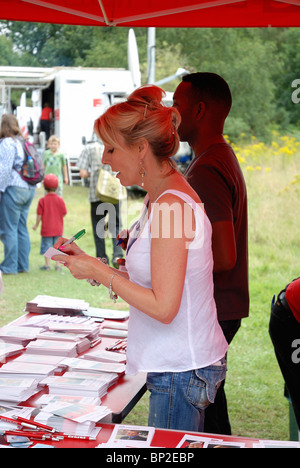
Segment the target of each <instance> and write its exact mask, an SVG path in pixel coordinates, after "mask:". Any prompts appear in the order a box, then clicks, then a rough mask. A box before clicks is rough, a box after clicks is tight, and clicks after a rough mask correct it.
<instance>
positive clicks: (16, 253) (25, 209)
mask: <svg viewBox="0 0 300 468" xmlns="http://www.w3.org/2000/svg"><path fill="white" fill-rule="evenodd" d="M34 193H35V189H34V188H30V189H24V188H20V187H14V186H13V187H7V189H6V190H5V192H4V193H3V194H2V198H1V203H0V219H1V230H0V231H1V232H0V234H1V240H2V242H3V244H4V260H3V262H2V263H1V264H0V270H1V271H3V273H6V274H16V273H19V272H23V271H28V270H29V253H30V238H29V234H28V229H27V218H28V213H29V208H30V205H31V202H32V200H33V197H34Z"/></svg>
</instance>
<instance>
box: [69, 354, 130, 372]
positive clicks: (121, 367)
mask: <svg viewBox="0 0 300 468" xmlns="http://www.w3.org/2000/svg"><path fill="white" fill-rule="evenodd" d="M63 364H64V365H66V366H67V368H68V369H69V370H70V371H77V372H93V373H102V372H108V373H115V374H118V375H122V374H124V373H125V369H126V366H125V364H122V363H119V362H97V361H92V360H89V359H80V358H79V359H65V360H64V361H63Z"/></svg>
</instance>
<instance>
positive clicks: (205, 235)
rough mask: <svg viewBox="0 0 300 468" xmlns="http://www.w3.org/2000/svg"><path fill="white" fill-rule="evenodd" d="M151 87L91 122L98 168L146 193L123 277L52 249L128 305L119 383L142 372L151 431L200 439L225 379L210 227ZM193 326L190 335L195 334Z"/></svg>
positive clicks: (69, 250)
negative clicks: (99, 145) (196, 434)
mask: <svg viewBox="0 0 300 468" xmlns="http://www.w3.org/2000/svg"><path fill="white" fill-rule="evenodd" d="M163 96H164V92H163V90H162V89H160V88H158V87H156V86H153V85H152V86H144V87H141V88H139V89H137V90H135V91H134V92H133V93H132V94H131V95H130V96H129V97H128V98H127V100H126V101H125V102H122V103H119V104H116V105H115V106H113V107H110V108H109V109H108V110H107V111H106V112H105V113H104V114H103V115H102V116H101V117H100V118H99V119H98V120H97V121H96V122H95V132H96V134H97V135H98V136H99V138H100V139H101V141H103V143H104V145H105V150H104V154H103V158H102V161H103V163H104V164H109V165H110V166H111V169H112V171H113V172H116V173H117V177H118V179H119V180H120V182H121V184H122V185H123V186H125V187H128V186H132V185H138V186H140V187H143V188H144V190H145V191H146V192H147V195H146V199H145V203H144V206H143V209H142V214H141V217H140V219H139V221H138V222H137V223H135V225H134V227H133V229H131V230H130V238H129V241H128V245H127V251H126V269H127V272H124V271H120V270H117V269H114V268H111V267H109V266H108V265H105V264H103V263H102V262H100V261H98V260H97V259H95V258H93V257H91V256H89V255H86V254H85V253H84V252H83V251H82V250H81V249H80V248H79V247H78V246H77V245H76V244H75V243H72V244H69V245H67V246H62V245H63V244H64V242H65V239H63V238H62V239H60V240H59V241H58V243H57V244H56V245H55V246H54V247H55V248H58V247H60V248H61V249H62V250H63V252H64V253H66V254H68V255H67V256H60V255H55V256H54V257H53V260H54V261H61V262H63V263H64V264H65V266H66V267H67V268H69V270H70V272H71V273H72V275H73V276H74V277H75V278H77V279H90V278H93V279H94V280H95V281H97V282H98V283H101V284H102V285H103V286H104V287H107V288H108V289H109V295H110V298H111V299H112V300H116V299H117V296H120V297H121V298H122V299H123V300H124V301H126V302H127V303H128V304H130V318H129V329H128V342H127V365H126V373H127V374H133V375H135V374H137V373H139V372H147V386H148V389H149V391H150V405H149V420H148V423H149V425H150V426H154V427H160V428H166V429H178V430H191V431H201V430H202V429H203V415H204V412H205V409H206V408H207V406H208V405H209V404H210V402H212V401H214V397H215V394H216V391H217V388H218V387H219V385H220V383H221V382H222V380H223V379H224V377H225V374H226V360H225V354H226V352H227V349H228V344H227V342H226V340H225V337H224V335H223V332H222V330H221V327H220V325H219V323H218V320H217V312H216V305H215V301H214V297H213V277H212V270H213V258H212V249H211V225H210V222H209V220H208V218H207V216H206V214H205V212H204V210H203V206H202V204H201V200H200V199H199V197H198V195H197V194H196V193H195V191H194V190H193V189H192V188H191V186H190V185H189V184H188V182H187V181H186V179H185V178H184V177H183V175H182V174H181V173H180V172H179V171H178V170H177V167H176V165H175V164H174V163H173V161H172V157H173V156H174V154H176V152H177V151H178V147H179V138H178V133H177V129H178V126H179V123H180V115H179V113H178V111H177V110H176V109H174V108H172V107H166V106H165V105H164V104H163V102H162V99H163ZM195 324H197V326H195Z"/></svg>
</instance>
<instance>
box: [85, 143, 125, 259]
mask: <svg viewBox="0 0 300 468" xmlns="http://www.w3.org/2000/svg"><path fill="white" fill-rule="evenodd" d="M103 150H104V146H103V145H102V144H101V143H100V142H99V141H91V142H88V143H87V145H86V146H85V148H84V149H83V151H82V153H81V155H80V157H79V159H78V162H77V166H78V167H79V169H80V177H81V178H83V179H87V178H89V181H90V186H89V202H90V204H91V221H92V226H93V234H94V241H95V246H96V256H97V257H99V258H105V259H106V260H107V262H108V261H109V260H108V256H107V254H106V248H105V238H104V236H103V235H101V234H100V235H99V233H98V232H97V225H98V223H99V222H101V220H103V219H104V218H105V216H106V214H107V211H104V210H102V209H101V204H102V202H101V200H100V199H99V198H98V196H97V193H96V187H97V181H98V178H99V173H100V170H101V168H102V166H103V165H102V154H103ZM113 208H114V209H113V210H112V212H110V211H109V213H108V230H109V232H110V233H111V235H112V242H113V259H112V264H113V266H114V267H117V266H118V261H119V259H122V258H123V250H122V248H121V246H120V245H118V241H117V235H118V234H119V232H120V231H121V229H122V223H121V213H120V208H121V207H120V203H117V204H116V205H113ZM103 211H104V212H103Z"/></svg>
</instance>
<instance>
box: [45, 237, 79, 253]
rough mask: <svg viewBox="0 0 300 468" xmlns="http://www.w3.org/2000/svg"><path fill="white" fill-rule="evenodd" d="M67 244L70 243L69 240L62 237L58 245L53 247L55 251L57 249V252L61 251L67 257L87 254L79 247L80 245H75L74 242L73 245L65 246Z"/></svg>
mask: <svg viewBox="0 0 300 468" xmlns="http://www.w3.org/2000/svg"><path fill="white" fill-rule="evenodd" d="M66 242H68V239H65V238H64V237H60V238H59V239H58V241H57V242H56V244H54V246H53V247H54V248H55V249H57V250H61V251H62V252H63V253H65V254H67V255H83V254H85V252H84V251H83V250H82V249H81V248H80V247H78V245H77V244H75V242H72V243H71V244H67V245H64V244H66Z"/></svg>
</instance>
